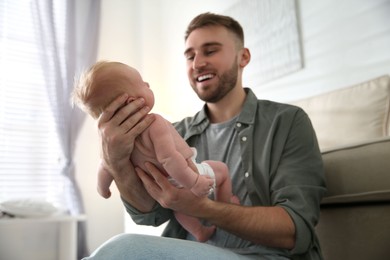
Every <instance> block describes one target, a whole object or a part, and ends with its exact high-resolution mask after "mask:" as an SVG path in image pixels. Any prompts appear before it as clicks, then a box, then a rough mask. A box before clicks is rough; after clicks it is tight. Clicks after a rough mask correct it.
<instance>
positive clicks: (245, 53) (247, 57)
mask: <svg viewBox="0 0 390 260" xmlns="http://www.w3.org/2000/svg"><path fill="white" fill-rule="evenodd" d="M240 52H241V53H240V55H241V57H240V58H241V59H240V67H241V68H244V67H245V66H246V65H248V63H249V62H250V61H251V53H250V51H249V49H248V48H243V49H242V50H241V51H240Z"/></svg>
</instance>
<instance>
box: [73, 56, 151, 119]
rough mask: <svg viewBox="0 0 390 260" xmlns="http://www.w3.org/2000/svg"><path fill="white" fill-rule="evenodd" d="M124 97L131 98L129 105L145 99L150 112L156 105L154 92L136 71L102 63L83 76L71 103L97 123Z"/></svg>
mask: <svg viewBox="0 0 390 260" xmlns="http://www.w3.org/2000/svg"><path fill="white" fill-rule="evenodd" d="M124 93H127V94H128V95H129V97H130V98H129V101H131V99H135V98H139V97H142V98H144V99H145V103H146V105H147V106H148V107H149V108H150V109H152V107H153V105H154V96H153V92H152V90H151V89H150V88H149V84H148V83H146V82H144V81H143V80H142V77H141V75H140V74H139V72H138V71H137V70H136V69H134V68H132V67H130V66H128V65H126V64H123V63H120V62H108V61H99V62H97V63H95V64H94V65H93V66H92V67H91V68H90V69H89V70H87V71H86V72H85V73H83V74H82V75H81V77H80V79H79V81H78V82H77V83H76V85H75V87H74V90H73V94H72V99H73V102H74V103H75V104H77V105H78V106H79V107H80V108H81V109H82V110H84V111H85V112H87V113H88V114H90V115H91V116H92V117H93V118H95V119H97V118H98V117H99V116H100V114H101V113H102V112H103V111H104V109H105V108H106V107H107V106H108V105H109V104H110V103H111V102H112V101H113V100H114V99H115V98H117V97H118V96H119V95H121V94H124Z"/></svg>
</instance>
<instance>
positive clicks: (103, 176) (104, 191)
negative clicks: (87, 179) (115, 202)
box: [97, 164, 113, 199]
mask: <svg viewBox="0 0 390 260" xmlns="http://www.w3.org/2000/svg"><path fill="white" fill-rule="evenodd" d="M112 181H113V177H112V176H111V174H110V173H109V172H108V171H107V170H106V169H104V168H103V167H102V166H101V164H100V166H99V171H98V179H97V190H98V192H99V194H100V195H101V196H102V197H103V198H105V199H108V198H109V197H111V191H110V185H111V183H112Z"/></svg>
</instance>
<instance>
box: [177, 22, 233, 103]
mask: <svg viewBox="0 0 390 260" xmlns="http://www.w3.org/2000/svg"><path fill="white" fill-rule="evenodd" d="M185 48H186V50H185V53H184V55H185V58H186V59H187V76H188V79H189V81H190V84H191V86H192V88H193V89H194V91H195V92H196V94H197V95H198V97H199V98H200V99H201V100H203V101H205V102H209V103H215V102H218V101H219V100H221V99H222V98H223V97H224V96H225V95H226V94H227V93H229V92H230V90H232V89H233V88H234V87H235V86H236V84H237V78H238V71H239V66H238V58H237V57H238V55H237V48H236V41H235V36H234V35H233V34H232V33H231V32H229V31H228V30H227V29H226V28H224V27H222V26H207V27H204V28H200V29H196V30H194V31H193V32H191V34H190V35H189V37H188V38H187V41H186V44H185Z"/></svg>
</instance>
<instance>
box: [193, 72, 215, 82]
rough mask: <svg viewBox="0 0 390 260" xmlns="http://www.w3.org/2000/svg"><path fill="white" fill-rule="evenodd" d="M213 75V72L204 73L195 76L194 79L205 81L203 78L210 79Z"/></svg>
mask: <svg viewBox="0 0 390 260" xmlns="http://www.w3.org/2000/svg"><path fill="white" fill-rule="evenodd" d="M214 76H215V75H214V74H205V75H202V76H199V77H197V78H196V81H198V82H202V81H205V80H208V79H212V78H214Z"/></svg>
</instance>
